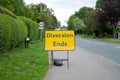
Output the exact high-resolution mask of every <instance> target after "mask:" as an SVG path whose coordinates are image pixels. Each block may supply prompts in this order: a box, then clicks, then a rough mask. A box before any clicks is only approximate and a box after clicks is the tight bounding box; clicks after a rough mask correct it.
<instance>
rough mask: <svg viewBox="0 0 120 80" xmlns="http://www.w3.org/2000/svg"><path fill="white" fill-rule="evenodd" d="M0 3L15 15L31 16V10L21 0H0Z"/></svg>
mask: <svg viewBox="0 0 120 80" xmlns="http://www.w3.org/2000/svg"><path fill="white" fill-rule="evenodd" d="M0 5H1V6H2V7H5V8H7V9H8V10H10V11H12V12H13V13H14V14H16V15H17V16H26V17H29V18H32V17H33V15H32V14H33V12H32V11H31V9H30V8H29V6H27V5H26V4H25V2H24V1H23V0H0Z"/></svg>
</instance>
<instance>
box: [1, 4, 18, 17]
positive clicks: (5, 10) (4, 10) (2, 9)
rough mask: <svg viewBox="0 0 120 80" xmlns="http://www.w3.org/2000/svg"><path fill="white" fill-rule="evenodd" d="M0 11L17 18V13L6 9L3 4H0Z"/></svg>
mask: <svg viewBox="0 0 120 80" xmlns="http://www.w3.org/2000/svg"><path fill="white" fill-rule="evenodd" d="M0 13H1V14H6V15H9V16H11V17H13V18H16V15H15V14H13V13H12V12H11V11H9V10H8V9H6V8H4V7H2V6H0Z"/></svg>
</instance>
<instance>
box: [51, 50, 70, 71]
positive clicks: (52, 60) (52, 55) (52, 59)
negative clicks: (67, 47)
mask: <svg viewBox="0 0 120 80" xmlns="http://www.w3.org/2000/svg"><path fill="white" fill-rule="evenodd" d="M61 60H62V61H67V69H69V51H67V59H61ZM50 61H51V68H52V65H54V53H53V50H52V51H51V58H50Z"/></svg>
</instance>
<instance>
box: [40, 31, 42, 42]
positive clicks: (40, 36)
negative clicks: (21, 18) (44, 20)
mask: <svg viewBox="0 0 120 80" xmlns="http://www.w3.org/2000/svg"><path fill="white" fill-rule="evenodd" d="M40 32H41V34H40V39H41V40H42V29H41V30H40Z"/></svg>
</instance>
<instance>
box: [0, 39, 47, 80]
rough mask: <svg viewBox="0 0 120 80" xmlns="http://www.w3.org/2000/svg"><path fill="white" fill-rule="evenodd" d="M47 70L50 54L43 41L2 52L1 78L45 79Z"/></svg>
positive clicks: (0, 55)
mask: <svg viewBox="0 0 120 80" xmlns="http://www.w3.org/2000/svg"><path fill="white" fill-rule="evenodd" d="M47 71H48V54H47V52H46V51H44V44H43V42H40V41H36V42H32V43H30V45H29V48H23V47H21V48H16V49H13V50H11V51H10V52H4V53H2V52H0V80H43V79H44V77H45V75H46V73H47Z"/></svg>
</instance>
